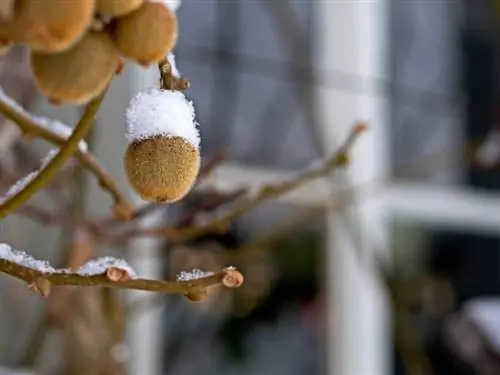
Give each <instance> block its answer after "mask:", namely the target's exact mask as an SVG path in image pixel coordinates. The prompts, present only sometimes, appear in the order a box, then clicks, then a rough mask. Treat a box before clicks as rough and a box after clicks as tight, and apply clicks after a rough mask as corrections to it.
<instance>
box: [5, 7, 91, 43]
mask: <svg viewBox="0 0 500 375" xmlns="http://www.w3.org/2000/svg"><path fill="white" fill-rule="evenodd" d="M94 10H95V0H71V1H68V0H16V3H15V9H14V17H13V20H12V21H11V22H9V33H10V35H11V37H12V39H13V40H14V41H15V42H18V43H26V44H27V45H28V46H29V47H30V48H31V49H32V50H34V51H37V52H62V51H65V50H67V49H68V48H70V47H71V46H73V45H74V44H75V43H76V42H78V41H79V40H80V39H81V38H82V37H83V35H84V34H85V32H86V31H87V30H88V29H89V27H90V25H91V23H92V20H93V17H94Z"/></svg>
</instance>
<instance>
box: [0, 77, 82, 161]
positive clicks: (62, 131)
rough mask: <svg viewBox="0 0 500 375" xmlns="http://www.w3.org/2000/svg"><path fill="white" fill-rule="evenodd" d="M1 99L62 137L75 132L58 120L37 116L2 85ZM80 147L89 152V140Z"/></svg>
mask: <svg viewBox="0 0 500 375" xmlns="http://www.w3.org/2000/svg"><path fill="white" fill-rule="evenodd" d="M0 100H2V101H4V102H5V103H7V104H8V105H9V106H10V107H11V108H13V109H15V110H16V111H17V112H18V113H20V114H21V115H23V116H25V117H27V118H29V119H30V120H31V121H33V122H35V123H36V124H37V125H38V126H40V127H41V128H44V129H45V130H48V131H50V132H52V133H55V134H57V135H58V136H60V137H62V138H65V139H68V138H69V137H70V136H71V134H72V133H73V129H71V128H70V127H69V126H68V125H66V124H63V123H62V122H60V121H58V120H51V119H48V118H45V117H41V116H36V115H33V114H31V113H29V112H28V111H26V110H25V109H24V108H23V107H22V106H21V105H20V104H19V103H18V102H16V101H15V100H14V99H12V98H11V97H10V96H9V95H7V93H6V92H5V91H4V90H3V88H2V87H1V86H0ZM79 148H80V151H82V152H87V151H88V145H87V142H85V141H80V143H79Z"/></svg>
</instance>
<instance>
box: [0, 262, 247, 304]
mask: <svg viewBox="0 0 500 375" xmlns="http://www.w3.org/2000/svg"><path fill="white" fill-rule="evenodd" d="M0 271H1V272H3V273H6V274H8V275H10V276H12V277H15V278H17V279H20V280H23V281H25V282H26V283H28V284H29V286H30V288H31V289H33V290H34V291H36V292H38V293H40V294H42V295H43V296H48V294H49V293H50V288H51V286H62V285H74V286H87V287H90V286H93V287H109V288H120V289H134V290H144V291H150V292H162V293H172V294H184V295H187V294H190V293H193V292H197V291H202V290H203V289H205V288H207V287H210V286H213V285H219V284H220V285H223V286H226V287H228V288H237V287H239V286H240V285H241V282H240V283H235V282H234V278H235V277H236V278H238V277H240V278H241V279H242V278H243V277H242V276H241V274H240V273H239V272H238V271H236V270H235V269H234V268H232V267H228V268H226V269H223V270H222V271H220V272H218V273H216V274H214V275H211V276H207V277H203V278H198V279H194V280H188V281H164V280H152V279H140V278H130V276H129V275H128V274H127V272H126V271H125V270H122V269H119V268H114V267H111V268H108V269H107V270H106V271H105V272H104V273H102V274H99V275H81V274H79V273H72V272H63V271H56V272H41V271H38V270H36V269H34V268H30V267H26V266H23V265H21V264H18V263H15V262H11V261H8V260H5V259H0Z"/></svg>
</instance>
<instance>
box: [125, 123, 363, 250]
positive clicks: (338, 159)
mask: <svg viewBox="0 0 500 375" xmlns="http://www.w3.org/2000/svg"><path fill="white" fill-rule="evenodd" d="M365 129H366V126H365V125H364V124H357V125H356V126H354V127H353V129H352V131H351V133H350V134H349V136H348V138H347V140H346V141H345V143H344V144H343V145H342V146H341V147H340V148H339V149H338V150H337V152H335V154H333V155H332V156H331V157H329V158H328V159H326V160H325V161H324V162H323V163H322V164H320V165H319V166H318V167H317V168H309V169H308V170H307V171H306V172H304V173H303V174H300V175H298V177H297V178H294V179H292V180H287V181H284V182H280V183H277V184H272V185H264V186H263V187H262V188H261V189H260V190H259V191H258V192H257V193H256V194H255V195H254V196H253V197H252V198H249V199H245V200H243V201H242V202H240V203H236V204H235V207H234V208H233V209H232V210H231V211H229V212H228V213H226V214H224V215H222V216H220V217H216V218H215V219H213V220H211V221H210V222H208V223H206V224H204V225H200V226H192V227H187V228H176V227H172V226H169V227H156V228H145V229H144V230H137V229H134V230H133V231H132V232H127V233H125V234H122V235H120V236H119V237H118V238H117V241H126V240H128V239H129V238H130V237H136V236H163V237H167V238H169V239H170V240H172V241H186V240H189V239H192V238H196V237H198V236H200V235H203V234H208V233H217V232H224V231H226V230H227V228H228V227H229V225H231V223H232V222H234V220H236V219H237V218H239V217H240V216H242V215H243V214H245V213H247V212H248V211H250V210H252V209H254V208H256V207H257V206H259V205H260V204H261V203H263V202H266V201H269V200H271V199H274V198H276V197H279V196H281V195H284V194H287V193H289V192H291V191H293V190H295V189H297V188H299V187H301V186H303V185H305V184H307V183H309V182H311V181H313V180H315V179H316V178H319V177H322V176H325V175H327V174H329V173H331V172H332V171H333V170H334V169H335V168H340V167H344V166H345V165H347V164H348V161H349V157H348V152H349V150H350V149H351V147H352V146H353V144H354V142H355V141H356V140H357V139H358V137H359V135H360V134H361V133H362V132H363V131H364V130H365Z"/></svg>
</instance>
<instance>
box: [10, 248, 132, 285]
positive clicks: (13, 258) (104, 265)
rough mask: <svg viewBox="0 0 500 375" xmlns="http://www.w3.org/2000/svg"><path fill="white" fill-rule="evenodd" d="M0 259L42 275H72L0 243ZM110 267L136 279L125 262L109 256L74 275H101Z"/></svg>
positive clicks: (95, 260) (86, 264)
mask: <svg viewBox="0 0 500 375" xmlns="http://www.w3.org/2000/svg"><path fill="white" fill-rule="evenodd" d="M0 259H3V260H6V261H9V262H12V263H16V264H18V265H20V266H23V267H28V268H31V269H33V270H35V271H39V272H42V273H72V272H71V271H70V270H68V269H67V268H54V267H52V266H51V265H50V263H49V262H47V261H45V260H38V259H35V258H33V257H32V256H31V255H29V254H27V253H25V252H24V251H20V250H16V249H14V248H13V247H12V246H10V245H9V244H6V243H0ZM110 267H115V268H119V269H122V270H124V271H126V272H127V274H128V275H129V276H130V278H137V274H136V273H135V271H134V269H133V268H132V267H131V266H130V265H129V264H128V263H127V262H126V261H125V260H123V259H119V258H114V257H110V256H106V257H102V258H97V259H93V260H90V261H88V262H87V263H85V264H84V265H83V266H82V267H80V268H79V269H78V270H77V271H76V274H79V275H81V276H92V275H101V274H103V273H104V272H106V270H107V269H108V268H110Z"/></svg>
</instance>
